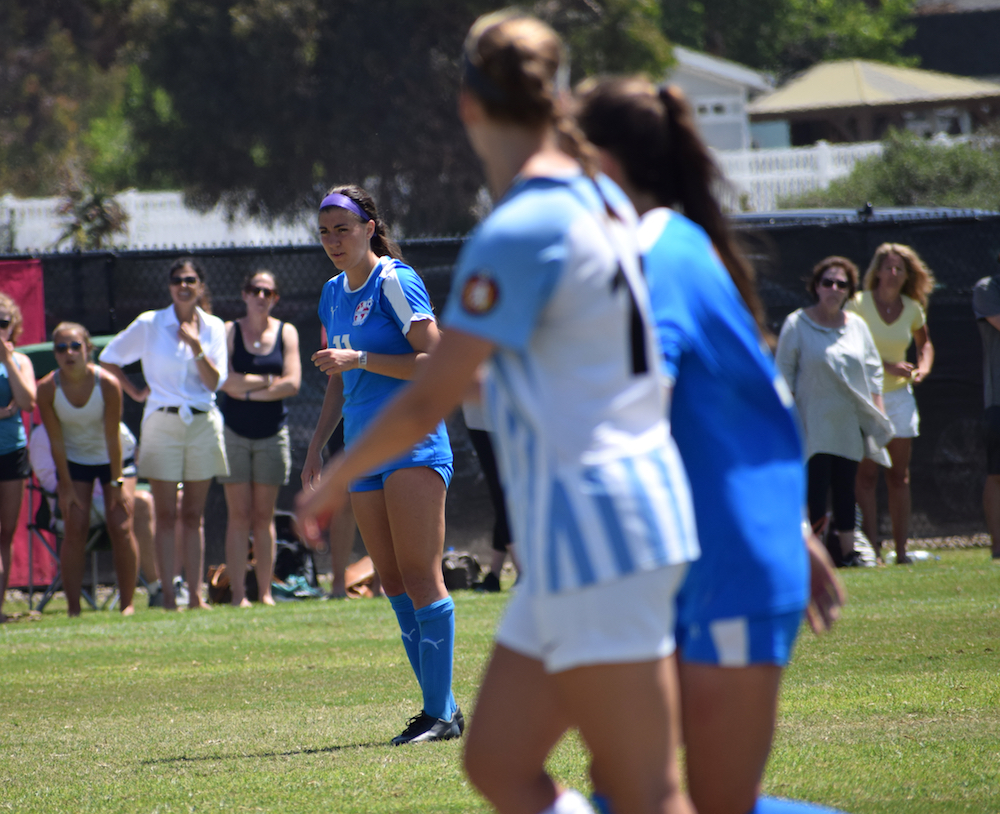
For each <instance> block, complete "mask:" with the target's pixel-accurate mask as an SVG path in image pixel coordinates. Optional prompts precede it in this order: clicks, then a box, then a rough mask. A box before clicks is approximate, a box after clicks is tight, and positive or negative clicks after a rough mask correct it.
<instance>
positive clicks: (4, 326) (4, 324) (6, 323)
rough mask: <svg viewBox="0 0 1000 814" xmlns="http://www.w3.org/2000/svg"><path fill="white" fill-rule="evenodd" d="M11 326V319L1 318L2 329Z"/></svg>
mask: <svg viewBox="0 0 1000 814" xmlns="http://www.w3.org/2000/svg"><path fill="white" fill-rule="evenodd" d="M9 327H10V320H9V319H0V331H3V330H6V329H7V328H9Z"/></svg>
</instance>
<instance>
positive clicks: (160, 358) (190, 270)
mask: <svg viewBox="0 0 1000 814" xmlns="http://www.w3.org/2000/svg"><path fill="white" fill-rule="evenodd" d="M169 280H170V297H171V299H172V300H173V303H172V304H171V305H169V306H167V307H166V308H162V309H160V310H159V311H146V312H145V313H143V314H140V315H139V316H138V317H136V319H135V321H134V322H133V323H132V324H131V325H129V326H128V327H127V328H126V329H125V330H124V331H122V332H121V333H120V334H118V336H116V337H115V338H114V339H112V340H111V342H109V343H108V345H107V347H106V348H105V349H104V351H103V352H102V353H101V358H100V362H101V365H102V366H103V367H105V368H106V369H107V370H109V371H111V372H112V373H113V374H114V375H115V376H116V377H117V378H118V381H119V382H120V383H121V386H122V390H124V391H125V393H126V394H128V396H129V397H130V398H132V399H134V400H136V401H139V402H145V405H146V406H145V409H144V410H143V416H142V437H141V439H140V440H141V442H142V446H141V449H140V452H139V474H140V475H141V476H142V477H144V478H148V479H149V485H150V490H151V491H152V493H153V503H154V504H155V506H156V540H155V543H156V556H157V564H158V565H159V570H160V580H161V583H162V586H163V607H164V609H165V610H176V609H177V601H176V598H175V596H174V585H173V580H171V579H170V578H169V577H170V575H171V574H174V573H175V571H174V544H175V540H174V536H175V532H174V523H175V521H176V520H177V519H178V507H177V485H178V483H182V484H183V487H184V491H183V495H182V497H181V506H180V509H179V513H180V521H181V525H182V527H183V551H184V562H185V570H186V574H185V576H186V577H187V580H188V587H189V599H188V607H190V608H204V607H207V605H206V604H205V602H204V600H203V599H202V598H201V589H202V584H203V577H204V567H205V538H204V530H203V528H202V519H203V516H204V513H205V500H206V498H207V497H208V487H209V486H210V485H211V483H212V478H213V477H215V476H217V475H226V474H228V472H229V467H228V466H227V464H226V452H225V447H224V446H223V438H222V416H221V415H220V414H219V411H218V410H217V409H216V407H215V391H216V390H218V389H219V387H220V386H221V385H222V383H223V382H224V381H225V379H226V375H227V373H228V371H229V357H228V354H227V353H226V328H225V325H224V324H223V322H222V320H221V319H219V318H218V317H215V316H212V314H211V313H209V308H210V305H209V302H208V289H207V286H206V285H205V273H204V271H203V270H202V268H201V266H200V265H199V264H198V263H197V261H195V260H194V259H193V258H190V257H186V258H181V259H179V260H177V261H175V262H174V263H173V265H171V267H170V276H169ZM133 362H141V363H142V373H143V376H144V377H145V379H146V387H145V388H143V389H142V390H140V389H139V388H138V387H136V386H135V385H134V384H133V383H132V381H131V380H130V379H129V378H128V377H127V376H126V375H125V374H124V372H123V371H122V366H124V365H129V364H132V363H133Z"/></svg>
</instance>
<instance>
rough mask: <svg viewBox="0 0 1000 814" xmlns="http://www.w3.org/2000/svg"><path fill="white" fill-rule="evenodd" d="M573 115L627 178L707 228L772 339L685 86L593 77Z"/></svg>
mask: <svg viewBox="0 0 1000 814" xmlns="http://www.w3.org/2000/svg"><path fill="white" fill-rule="evenodd" d="M577 115H578V118H579V121H580V126H581V127H582V128H583V132H584V134H585V135H586V136H587V138H588V139H590V141H591V142H593V143H594V144H595V145H596V146H597V147H600V148H601V149H604V150H607V151H608V152H609V153H611V155H613V156H614V157H615V158H616V159H617V160H618V162H619V163H620V164H621V166H622V169H623V171H624V173H625V175H626V177H627V178H628V181H629V183H631V184H632V185H633V186H634V187H635V188H636V189H639V190H642V191H643V192H648V193H651V194H652V195H653V197H654V198H655V199H656V202H657V203H658V204H659V205H660V206H671V207H675V208H677V209H678V210H680V211H681V212H683V213H684V215H685V216H687V217H688V218H690V219H691V220H692V221H694V222H695V223H697V224H698V225H699V226H701V228H702V229H704V230H705V232H706V233H707V234H708V236H709V238H710V239H711V241H712V243H713V244H714V246H715V249H716V251H717V252H718V253H719V257H720V258H721V259H722V262H723V264H724V265H725V267H726V269H727V270H728V271H729V275H730V277H732V280H733V283H734V284H735V286H736V288H737V290H738V291H739V292H740V296H741V297H742V298H743V301H744V302H745V303H746V306H747V308H748V309H749V310H750V313H751V314H752V315H753V317H754V319H755V320H756V322H757V325H758V327H759V328H760V331H761V333H762V334H763V335H764V336H765V337H767V338H770V334H769V331H768V330H767V326H766V318H765V313H764V307H763V305H762V304H761V301H760V297H759V296H758V295H757V288H756V284H755V278H756V274H755V272H754V268H753V266H752V265H751V264H750V262H749V261H748V260H747V259H746V257H745V256H744V254H743V252H742V251H741V250H740V248H739V246H738V245H737V243H736V240H735V237H734V236H733V234H732V231H731V230H730V228H729V224H728V223H727V222H726V218H725V215H724V214H723V212H722V208H721V207H720V206H719V202H718V200H717V199H716V197H715V194H714V192H713V190H715V189H717V188H718V187H719V186H720V185H721V184H722V183H724V179H723V176H722V174H721V172H720V171H719V169H718V167H717V166H716V164H715V161H714V160H713V159H712V156H711V154H710V153H709V151H708V148H707V147H706V146H705V144H704V143H703V142H702V140H701V137H700V136H699V135H698V130H697V127H696V125H695V121H694V116H693V114H692V112H691V107H690V105H689V104H688V103H687V100H686V99H685V98H684V95H683V93H682V92H681V91H680V90H679V89H677V88H675V87H660V88H657V87H656V86H654V85H653V84H652V83H651V82H649V81H648V80H646V79H643V78H641V77H616V78H609V79H602V80H598V81H593V80H591V81H588V82H586V83H584V84H583V85H582V86H581V88H580V92H579V100H578V111H577Z"/></svg>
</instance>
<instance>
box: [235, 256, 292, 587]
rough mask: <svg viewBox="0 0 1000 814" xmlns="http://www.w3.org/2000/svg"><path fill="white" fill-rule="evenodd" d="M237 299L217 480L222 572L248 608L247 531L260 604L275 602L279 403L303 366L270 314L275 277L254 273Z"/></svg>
mask: <svg viewBox="0 0 1000 814" xmlns="http://www.w3.org/2000/svg"><path fill="white" fill-rule="evenodd" d="M243 301H244V302H245V303H246V306H247V315H246V316H245V317H242V318H240V319H238V320H235V321H234V322H227V323H226V342H227V344H228V347H229V377H228V378H227V379H226V382H225V384H224V385H223V387H222V395H220V397H219V409H220V410H221V411H222V417H223V418H224V419H225V422H226V425H225V436H226V457H227V458H228V459H229V476H228V477H225V478H219V481H220V482H221V483H222V484H223V487H224V488H225V492H226V506H227V507H228V511H229V522H228V524H227V526H226V570H227V571H228V572H229V575H230V585H231V586H232V591H233V598H232V603H233V605H238V606H242V607H249V606H250V602H249V600H248V599H247V598H246V590H245V583H244V579H243V578H242V577H243V575H244V573H245V571H246V563H247V549H248V542H249V539H250V535H251V533H252V534H253V540H254V546H253V554H254V559H255V571H256V576H257V585H258V590H259V599H260V601H261V602H263V603H264V604H265V605H273V604H274V600H273V599H272V598H271V578H272V575H273V571H274V506H275V503H276V502H277V499H278V492H279V491H280V489H281V487H282V485H283V484H286V483H288V476H289V472H290V470H291V449H290V444H289V438H288V426H287V423H286V418H287V414H288V410H287V409H286V407H285V404H284V399H286V398H288V397H289V396H294V395H295V394H296V393H298V392H299V384H300V382H301V379H302V367H301V362H300V360H299V334H298V331H296V330H295V326H294V325H291V324H289V323H287V322H281V321H279V320H277V319H275V318H274V317H272V316H271V309H272V308H273V307H274V305H275V303H277V302H278V285H277V281H276V280H275V277H274V275H273V274H272V273H271V272H270V271H264V270H261V271H257V272H254V273H253V274H251V275H250V276H249V277H247V279H246V280H245V282H244V285H243Z"/></svg>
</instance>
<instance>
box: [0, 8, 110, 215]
mask: <svg viewBox="0 0 1000 814" xmlns="http://www.w3.org/2000/svg"><path fill="white" fill-rule="evenodd" d="M129 2H130V0H102V1H101V2H93V1H92V2H76V3H66V2H60V1H59V0H33V2H30V3H29V2H14V1H13V0H12V1H11V2H4V3H0V112H2V115H0V192H11V193H14V194H16V195H20V196H31V195H52V194H55V193H56V191H57V190H58V188H59V185H60V184H61V183H63V182H64V181H65V180H66V177H67V174H68V172H69V171H70V170H71V169H73V170H75V171H84V172H90V171H91V169H94V170H95V173H94V174H97V175H102V176H103V177H102V178H101V180H102V182H103V183H106V184H109V185H111V186H117V187H120V186H123V185H125V184H126V183H128V182H129V180H130V179H129V178H128V177H127V176H128V169H127V167H128V151H127V150H126V149H124V145H125V143H126V142H127V140H128V132H127V123H126V122H125V121H124V120H123V118H122V116H121V104H122V102H123V101H124V92H123V91H124V83H125V80H126V77H127V68H126V67H125V66H123V65H122V64H121V63H120V62H119V61H118V60H119V51H120V49H121V47H122V46H123V45H124V43H125V41H126V36H127V33H126V32H127V26H126V23H127V11H128V6H129ZM123 166H124V167H125V169H124V170H123V169H122V167H123Z"/></svg>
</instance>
